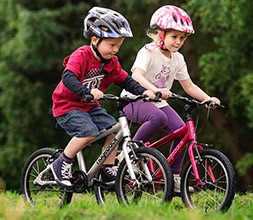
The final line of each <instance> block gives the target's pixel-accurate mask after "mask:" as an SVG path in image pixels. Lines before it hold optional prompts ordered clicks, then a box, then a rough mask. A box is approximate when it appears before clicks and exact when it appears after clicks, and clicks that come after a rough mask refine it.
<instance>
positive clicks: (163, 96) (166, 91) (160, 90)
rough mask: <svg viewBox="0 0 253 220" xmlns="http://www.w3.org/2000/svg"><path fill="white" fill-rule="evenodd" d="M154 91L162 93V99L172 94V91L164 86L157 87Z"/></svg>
mask: <svg viewBox="0 0 253 220" xmlns="http://www.w3.org/2000/svg"><path fill="white" fill-rule="evenodd" d="M156 92H160V93H162V97H161V98H162V99H164V100H167V99H169V98H170V97H171V94H172V92H171V91H170V90H168V89H165V88H163V89H158V90H157V91H156Z"/></svg>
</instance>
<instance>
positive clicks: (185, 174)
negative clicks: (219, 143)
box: [180, 149, 235, 213]
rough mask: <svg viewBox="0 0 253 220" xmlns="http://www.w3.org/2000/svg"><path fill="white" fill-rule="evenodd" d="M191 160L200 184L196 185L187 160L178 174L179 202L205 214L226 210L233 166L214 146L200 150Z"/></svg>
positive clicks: (232, 188)
mask: <svg viewBox="0 0 253 220" xmlns="http://www.w3.org/2000/svg"><path fill="white" fill-rule="evenodd" d="M195 160H197V168H198V172H199V176H200V179H201V180H202V181H203V183H204V186H197V185H196V180H195V177H194V174H193V170H192V165H191V163H190V161H188V162H187V163H186V164H185V166H184V168H183V170H182V174H181V187H180V188H181V197H182V201H183V203H184V204H185V206H186V207H188V208H190V209H193V210H199V211H204V212H206V213H211V212H216V211H221V212H226V211H227V210H228V209H229V207H230V206H231V204H232V201H233V198H234V195H235V171H234V168H233V165H232V164H231V162H230V161H229V159H228V158H227V157H226V156H225V155H224V154H223V153H221V152H220V151H218V150H214V149H205V150H202V151H200V158H199V157H198V156H196V157H195ZM207 164H209V165H210V167H211V169H212V172H213V174H214V177H215V180H216V181H215V182H214V181H212V180H211V177H210V172H208V171H207V168H206V167H207ZM189 187H193V189H194V192H189Z"/></svg>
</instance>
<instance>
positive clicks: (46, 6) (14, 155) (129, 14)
mask: <svg viewBox="0 0 253 220" xmlns="http://www.w3.org/2000/svg"><path fill="white" fill-rule="evenodd" d="M173 2H174V3H173ZM165 4H175V5H177V6H179V7H183V8H184V9H185V10H186V11H187V12H188V13H189V14H190V15H191V16H192V18H193V24H194V26H195V29H196V34H195V35H193V36H191V37H189V39H188V40H187V42H186V44H185V45H184V47H183V48H182V53H183V54H184V55H185V58H186V61H187V63H188V67H189V72H190V74H191V76H192V78H193V80H194V81H195V82H196V83H197V84H199V85H200V87H202V88H203V89H204V90H205V91H208V92H209V93H210V94H213V95H215V96H218V97H220V98H221V100H222V101H223V103H224V104H225V105H226V106H228V111H226V113H225V114H223V113H219V112H218V111H215V112H214V114H212V115H213V116H214V117H213V119H212V126H211V127H209V130H208V133H205V137H204V139H205V140H207V139H208V140H210V142H218V144H219V145H220V146H222V147H224V148H222V149H223V150H224V151H225V153H226V154H227V155H228V156H229V157H230V158H231V159H232V161H233V163H234V164H236V163H237V161H238V160H240V159H242V158H243V155H244V154H245V153H246V152H247V151H249V147H250V145H249V143H251V139H250V138H251V134H252V129H253V117H252V114H253V113H252V105H253V100H252V99H253V98H252V84H253V76H252V65H253V64H252V63H253V62H252V57H253V56H252V51H253V50H252V49H253V45H252V36H253V35H252V33H251V32H252V30H251V29H250V28H247V27H250V24H252V20H253V19H252V16H253V15H252V7H253V6H252V3H251V1H246V0H230V1H229V0H221V1H207V0H189V1H183V0H181V1H170V2H168V1H165V0H141V1H136V0H117V1H116V0H92V1H81V0H38V1H32V0H2V1H0V26H1V32H0V35H1V37H0V148H1V150H0V161H1V163H0V176H1V177H2V178H3V179H4V180H5V181H6V185H7V189H18V188H19V175H20V172H21V168H22V166H23V165H24V161H25V160H26V158H27V157H28V155H30V154H31V152H33V151H34V150H36V149H38V148H41V147H44V146H50V147H55V148H64V147H65V145H66V143H67V141H68V139H69V137H68V136H67V135H65V134H64V133H62V132H60V131H57V130H56V129H54V125H55V120H54V119H53V117H52V113H51V94H52V91H53V89H54V88H55V86H56V84H57V83H58V81H59V80H60V77H61V72H62V70H63V69H62V66H61V64H62V60H63V59H64V57H66V56H67V55H69V54H70V53H71V51H73V50H74V49H75V48H77V47H79V46H80V45H82V44H85V43H89V42H88V41H86V40H85V39H84V38H83V37H82V31H83V18H84V17H85V16H86V13H87V11H88V9H90V8H91V7H93V6H95V5H97V6H101V7H108V8H112V9H114V10H116V11H119V12H121V13H122V14H124V15H125V17H126V18H127V19H128V20H129V23H130V25H131V27H132V30H133V34H134V38H133V39H126V40H125V43H124V44H123V45H122V48H121V50H120V52H119V54H118V55H119V59H120V61H121V63H122V66H123V67H124V68H125V69H126V70H127V71H129V69H130V67H131V65H132V63H133V61H134V58H135V55H136V52H137V51H138V50H139V49H140V47H141V46H143V44H145V43H146V42H149V41H150V40H149V39H148V38H147V37H146V36H145V29H146V28H147V27H148V25H149V20H150V17H151V14H152V13H153V12H154V11H155V10H156V9H157V8H159V7H160V6H162V5H165ZM123 9H124V10H123ZM242 11H243V13H242ZM110 89H111V91H112V92H113V93H115V94H119V92H120V90H119V89H118V88H116V87H114V86H112V87H111V88H110ZM173 91H174V92H181V90H180V88H179V87H177V86H175V87H173ZM107 108H108V111H109V112H110V113H111V114H114V112H113V111H114V109H113V108H111V106H109V105H108V106H107ZM177 108H178V107H177ZM178 111H180V108H178ZM217 118H219V121H218V122H217ZM238 125H240V126H238ZM210 131H211V132H210ZM207 134H208V136H207ZM220 134H223V135H222V136H221V135H220ZM93 153H94V152H92V150H91V151H90V152H88V154H93ZM247 155H248V154H247ZM247 155H246V156H247ZM249 158H250V156H247V158H246V159H247V160H246V161H249V162H248V163H247V164H246V165H245V164H243V165H241V168H244V167H245V169H247V167H248V166H247V165H250V164H252V160H251V162H250V159H249ZM9 167H13V168H12V169H10V168H9ZM245 169H243V170H244V171H245ZM244 177H245V178H246V175H245V176H244ZM251 178H252V177H251ZM250 182H253V179H250V178H249V179H246V183H247V184H249V183H250Z"/></svg>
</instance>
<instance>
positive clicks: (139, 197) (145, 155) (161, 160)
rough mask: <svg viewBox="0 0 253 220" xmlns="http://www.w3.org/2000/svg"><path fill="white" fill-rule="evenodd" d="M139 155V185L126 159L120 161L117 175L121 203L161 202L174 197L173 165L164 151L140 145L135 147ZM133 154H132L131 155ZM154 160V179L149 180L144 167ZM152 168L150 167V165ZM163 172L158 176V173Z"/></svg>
mask: <svg viewBox="0 0 253 220" xmlns="http://www.w3.org/2000/svg"><path fill="white" fill-rule="evenodd" d="M134 152H135V154H136V157H137V162H136V165H135V166H136V167H135V169H134V172H135V175H136V178H137V180H138V181H139V185H136V184H135V183H134V182H133V181H132V180H131V178H130V176H129V174H128V168H127V164H126V161H125V159H124V160H123V161H122V162H121V163H120V166H119V170H118V175H117V176H116V181H115V185H116V196H117V199H118V201H119V203H122V204H125V205H130V204H132V203H138V204H140V203H152V204H153V203H154V204H158V203H159V204H161V203H163V202H165V201H171V200H172V198H173V189H174V182H173V175H172V171H171V167H170V165H169V163H168V162H167V160H166V158H165V157H164V155H163V154H162V153H160V152H159V151H158V150H156V149H151V148H147V147H140V148H137V149H134ZM130 156H131V155H130ZM149 159H151V160H152V162H153V166H154V169H153V171H154V172H152V173H151V176H152V180H151V181H150V180H148V178H147V176H146V174H145V171H144V169H143V168H144V167H145V166H146V165H147V164H148V161H150V160H149ZM148 168H150V167H148ZM158 171H159V172H161V175H160V176H159V177H158V176H156V174H157V173H158Z"/></svg>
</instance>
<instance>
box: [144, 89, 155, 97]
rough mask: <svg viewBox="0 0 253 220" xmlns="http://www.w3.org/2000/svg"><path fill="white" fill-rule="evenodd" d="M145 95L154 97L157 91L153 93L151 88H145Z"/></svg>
mask: <svg viewBox="0 0 253 220" xmlns="http://www.w3.org/2000/svg"><path fill="white" fill-rule="evenodd" d="M143 95H146V96H148V97H149V98H150V99H154V98H155V97H156V96H155V93H153V92H152V91H151V90H145V91H144V92H143Z"/></svg>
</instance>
